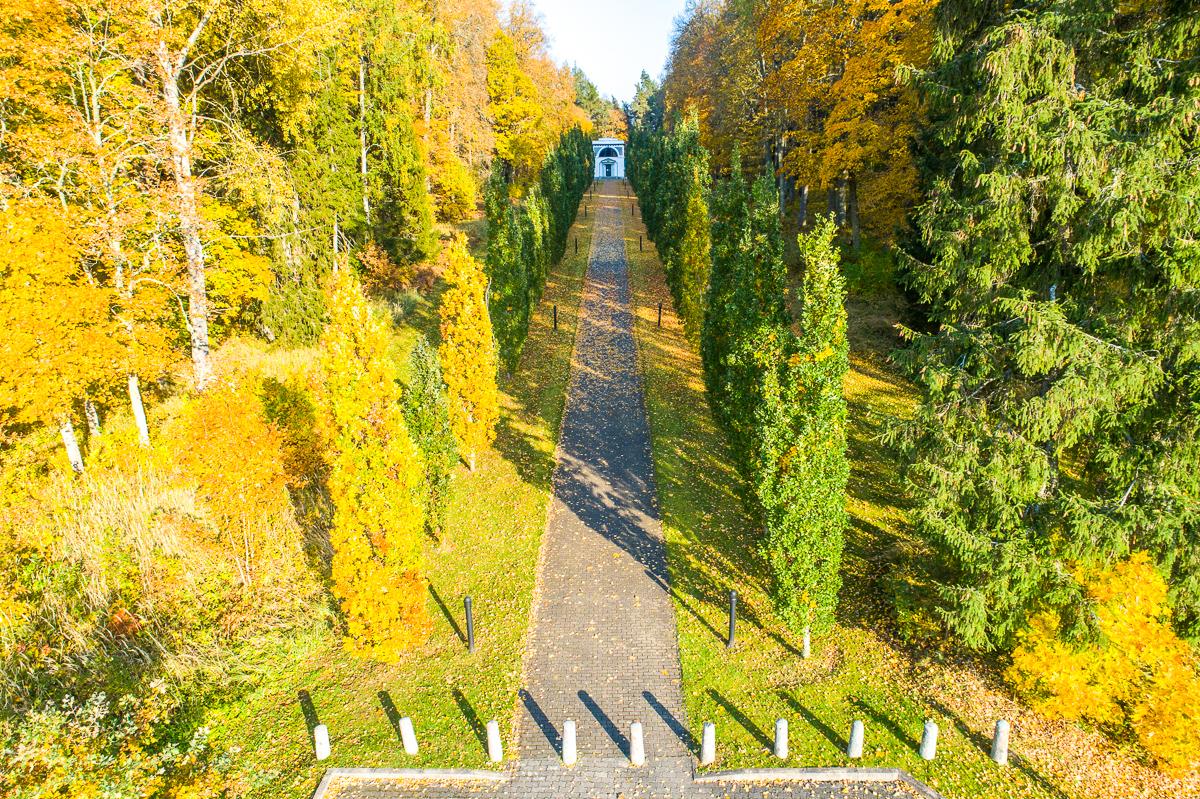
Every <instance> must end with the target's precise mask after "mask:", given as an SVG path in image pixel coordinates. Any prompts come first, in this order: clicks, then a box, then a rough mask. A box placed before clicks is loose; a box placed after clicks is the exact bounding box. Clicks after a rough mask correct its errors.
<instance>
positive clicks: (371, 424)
mask: <svg viewBox="0 0 1200 799" xmlns="http://www.w3.org/2000/svg"><path fill="white" fill-rule="evenodd" d="M326 302H327V305H328V308H329V317H330V318H329V324H328V326H327V327H326V330H325V333H324V335H323V336H322V337H321V347H320V349H321V365H322V367H323V371H324V375H325V384H324V394H325V404H326V416H327V424H328V427H329V429H328V439H329V448H330V450H331V452H332V462H333V467H332V468H331V469H330V473H329V495H330V498H331V499H332V500H333V507H334V512H333V524H332V527H331V529H330V533H329V538H330V543H331V544H332V547H333V563H332V577H333V585H334V595H335V596H336V597H337V598H338V600H339V601H340V603H341V609H342V614H343V616H344V618H345V623H346V639H345V643H346V648H347V649H348V650H349V651H351V652H353V653H355V654H359V655H362V656H365V657H371V658H375V659H377V660H381V661H385V662H394V661H395V660H397V659H398V658H399V656H400V654H401V653H402V652H404V651H405V650H406V649H410V648H411V647H413V646H415V645H416V644H419V643H421V642H422V641H424V640H425V638H426V636H427V635H428V633H429V629H430V620H429V615H428V613H427V612H426V609H425V577H424V574H423V563H422V552H421V540H422V533H423V532H424V515H423V512H422V510H423V505H424V503H423V502H422V493H423V491H424V487H425V483H424V472H423V465H422V459H421V453H420V450H418V449H417V446H416V445H415V444H414V443H413V440H412V437H411V436H410V435H409V431H408V427H407V425H406V424H405V421H404V413H403V410H402V406H401V391H400V386H399V384H398V383H397V382H396V373H395V371H396V370H395V368H394V364H392V363H391V361H390V360H389V357H388V344H389V340H388V334H387V331H386V329H385V327H384V323H383V322H382V321H381V320H380V319H379V318H378V317H376V315H375V314H374V313H373V312H372V310H371V307H370V306H369V305H368V304H367V301H366V298H365V297H364V296H363V293H362V288H361V287H360V286H359V284H358V281H357V280H356V279H355V278H354V275H353V274H352V272H351V270H350V267H349V265H348V264H347V263H346V262H344V261H343V263H342V264H341V265H340V268H337V269H335V270H334V272H333V273H332V275H331V276H330V279H329V286H328V296H327V298H326Z"/></svg>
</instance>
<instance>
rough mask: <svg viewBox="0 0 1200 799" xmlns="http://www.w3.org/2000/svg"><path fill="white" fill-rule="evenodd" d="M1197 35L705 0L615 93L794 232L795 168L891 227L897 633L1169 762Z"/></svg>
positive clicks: (1164, 26) (1141, 20)
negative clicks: (1004, 664)
mask: <svg viewBox="0 0 1200 799" xmlns="http://www.w3.org/2000/svg"><path fill="white" fill-rule="evenodd" d="M935 6H936V11H935ZM1197 41H1200V21H1198V20H1197V19H1196V16H1195V14H1194V13H1192V9H1191V8H1190V7H1189V6H1188V5H1187V4H1179V3H1172V2H1149V3H1143V4H1136V5H1133V6H1129V5H1127V4H1119V3H1113V2H1100V3H1085V4H1084V5H1083V6H1081V5H1080V4H1078V3H1074V2H1070V0H1052V2H1048V3H1043V4H1038V5H1036V7H1032V6H1029V5H1028V4H1016V5H1013V4H994V3H984V2H976V0H954V1H953V2H947V1H945V0H943V2H941V3H937V4H934V3H931V2H925V1H924V0H881V1H880V2H875V0H865V1H863V2H834V3H827V2H809V1H808V0H768V1H767V2H763V3H756V4H746V3H734V2H722V1H720V0H714V2H703V3H696V4H694V5H693V6H691V7H690V9H689V11H688V12H687V13H685V15H684V16H683V17H682V18H681V20H680V23H679V27H678V29H677V32H676V37H675V41H674V44H673V48H672V55H671V62H670V65H669V70H668V72H667V75H666V77H665V79H664V82H663V84H662V86H661V87H659V86H658V85H656V84H655V83H654V82H653V81H651V80H649V78H648V77H645V76H643V80H642V81H641V82H640V83H639V85H638V91H637V96H636V97H635V99H634V101H633V102H632V103H631V104H630V105H629V106H628V112H629V115H630V118H631V120H633V121H634V122H635V123H637V124H638V125H641V126H645V127H648V128H650V129H655V128H658V127H661V126H662V125H663V120H664V119H670V118H671V116H672V114H673V113H675V112H678V111H681V110H691V111H692V112H694V113H695V114H696V115H697V118H698V127H699V138H700V142H701V143H702V144H704V145H708V146H709V147H711V148H712V151H713V152H714V153H716V154H717V157H716V159H715V160H717V162H718V163H717V164H716V166H717V167H718V168H722V167H723V166H724V163H722V161H723V159H724V155H722V154H723V153H732V152H734V150H735V147H734V145H735V144H740V145H741V147H742V149H743V151H744V152H747V153H751V154H753V158H754V160H756V161H757V160H759V159H760V158H761V161H762V163H763V164H764V165H765V166H766V167H767V169H768V170H769V171H770V173H771V174H774V175H775V176H776V185H775V188H776V190H777V192H778V193H779V195H780V196H781V197H782V198H783V200H784V201H785V202H789V203H790V202H791V201H792V200H793V198H794V200H795V202H796V206H795V208H796V211H797V212H798V213H799V214H800V221H801V223H802V224H803V223H805V222H806V221H807V220H808V217H809V216H810V215H811V210H810V208H811V206H812V204H813V203H812V202H810V198H809V194H810V191H809V189H810V187H811V188H815V187H818V186H819V187H822V188H824V189H825V194H826V199H825V208H826V209H828V210H832V211H833V214H834V218H835V222H838V223H844V226H845V228H846V229H847V230H848V232H849V233H850V236H849V243H850V244H851V245H852V246H857V245H858V243H859V238H860V231H861V235H863V236H866V237H872V238H875V239H887V238H890V237H892V236H894V235H895V234H896V232H897V231H899V236H898V237H897V240H898V241H899V242H900V244H901V248H900V253H901V255H900V259H901V261H902V269H903V278H904V280H905V282H906V283H907V287H908V289H909V290H910V291H911V293H912V295H913V296H915V297H916V298H917V299H919V300H920V308H919V311H920V312H922V313H924V314H926V316H927V319H926V320H925V321H926V324H924V325H921V326H920V328H921V330H920V332H916V331H907V334H908V336H909V338H910V344H909V346H907V347H906V348H904V349H903V350H902V351H901V352H900V353H899V354H898V362H899V363H900V364H901V365H902V366H903V367H905V368H906V369H907V371H908V372H909V374H910V375H911V376H912V377H913V379H914V381H915V382H916V384H917V385H918V387H919V388H920V390H921V400H920V402H919V404H918V406H917V409H916V413H915V415H914V416H913V418H912V419H911V420H910V421H908V422H906V423H904V424H898V425H897V426H895V427H894V428H893V430H892V431H891V433H890V439H891V441H892V442H893V443H895V444H897V445H898V446H899V449H900V451H901V454H902V456H903V460H904V461H905V463H906V465H907V472H906V485H907V489H908V494H909V496H910V497H911V499H912V500H913V503H914V509H913V514H912V519H913V528H914V531H915V533H916V534H917V537H918V539H919V541H920V544H921V545H920V546H918V547H916V548H915V549H914V550H913V553H914V556H913V557H911V558H908V559H906V561H905V562H903V563H901V564H898V570H897V573H896V574H894V575H893V576H894V577H895V578H896V579H894V580H893V581H892V585H893V586H894V588H895V594H896V603H897V609H898V615H899V618H900V620H901V622H902V629H904V630H907V631H911V632H913V633H917V634H929V635H931V636H934V637H937V638H939V639H945V638H949V640H951V641H953V642H954V643H955V644H957V645H959V646H962V647H964V648H968V649H973V650H979V651H989V652H998V653H1003V654H1005V655H1011V656H1012V657H1013V668H1012V669H1011V670H1010V672H1009V674H1010V677H1011V678H1012V681H1013V684H1014V685H1015V686H1016V687H1017V688H1018V689H1019V690H1020V691H1021V692H1022V693H1024V694H1026V695H1027V696H1029V697H1030V698H1031V699H1032V700H1033V701H1034V703H1035V704H1036V705H1037V706H1038V707H1041V708H1043V709H1048V710H1052V711H1054V712H1057V713H1060V714H1062V715H1066V716H1069V717H1073V718H1080V717H1082V718H1088V719H1091V720H1092V721H1095V722H1097V723H1099V724H1104V725H1109V726H1110V728H1116V727H1121V728H1122V729H1126V730H1132V731H1134V732H1135V733H1136V734H1137V736H1138V737H1139V738H1140V739H1141V740H1142V742H1143V744H1144V745H1145V746H1146V748H1147V749H1148V750H1149V751H1150V752H1151V753H1152V755H1153V756H1154V758H1155V759H1157V760H1158V761H1159V762H1160V763H1162V764H1165V765H1167V766H1169V767H1172V768H1178V769H1184V770H1186V769H1188V768H1195V767H1196V766H1197V763H1196V762H1195V759H1194V757H1192V756H1191V755H1190V754H1188V753H1189V752H1191V751H1194V746H1195V744H1194V743H1189V741H1193V742H1194V740H1195V739H1194V734H1193V733H1192V732H1189V730H1190V729H1193V727H1192V726H1191V725H1190V724H1189V723H1188V722H1187V721H1186V719H1187V718H1194V715H1195V702H1194V697H1195V696H1196V695H1197V691H1198V690H1200V688H1198V687H1197V686H1198V683H1197V677H1196V673H1195V669H1194V666H1190V665H1188V664H1189V656H1188V654H1187V645H1186V644H1185V643H1183V642H1181V641H1180V640H1179V639H1178V638H1173V637H1172V636H1183V637H1184V638H1189V639H1191V640H1192V641H1193V642H1194V641H1195V640H1197V639H1198V638H1200V541H1198V540H1197V530H1198V529H1200V527H1198V524H1200V478H1198V477H1197V474H1198V470H1197V468H1196V466H1197V463H1200V443H1198V442H1200V439H1198V437H1197V433H1198V431H1200V423H1198V419H1200V417H1198V416H1197V410H1196V409H1197V407H1200V406H1198V404H1197V399H1198V398H1200V393H1198V392H1197V385H1198V383H1197V375H1198V374H1200V368H1198V366H1197V352H1196V347H1195V342H1196V341H1198V340H1200V335H1198V334H1200V301H1198V299H1197V298H1198V296H1200V292H1198V290H1197V288H1198V286H1200V256H1198V255H1197V249H1196V246H1195V241H1196V239H1197V232H1198V231H1200V211H1198V210H1197V207H1196V204H1195V202H1194V200H1193V198H1194V195H1195V189H1196V185H1195V184H1196V179H1195V176H1196V175H1197V174H1200V170H1197V168H1196V166H1197V163H1198V162H1200V160H1198V159H1200V149H1198V148H1200V144H1198V143H1197V141H1198V140H1197V136H1196V126H1195V108H1196V103H1197V102H1198V96H1200V94H1198V93H1200V60H1198V59H1197V50H1196V42H1197ZM637 135H638V134H637V133H635V134H634V136H635V140H636V137H637ZM642 182H643V183H644V181H642ZM643 194H645V192H643ZM812 199H813V200H814V201H815V200H816V198H812ZM716 204H717V200H715V199H714V205H716ZM721 215H722V214H721V212H720V211H719V209H716V208H715V209H714V217H715V218H716V219H719V218H720V217H721ZM906 216H907V220H906ZM909 225H911V226H909ZM720 235H721V234H718V233H717V232H716V228H714V237H713V253H714V269H715V268H716V264H718V263H720V261H721V259H722V257H723V256H721V255H720V253H719V250H720V247H719V245H718V238H720ZM713 280H714V284H715V283H716V276H715V274H714V278H713ZM703 341H704V338H703V337H702V342H703ZM765 346H766V345H764V347H765ZM765 351H769V348H766V349H765ZM713 393H714V396H717V395H719V391H717V390H714V392H713ZM718 404H719V403H718ZM722 413H723V412H722ZM741 418H742V419H743V420H745V421H744V422H743V423H744V424H747V425H749V424H751V422H750V421H749V420H751V419H752V418H753V417H752V416H750V415H746V414H744V413H743V414H742V415H741ZM732 438H733V439H734V440H735V441H736V440H737V438H738V434H736V433H735V434H734V435H733V436H732ZM1160 586H1161V587H1162V591H1160V590H1159V587H1160ZM1172 627H1173V630H1174V632H1172ZM1172 695H1174V696H1176V697H1178V700H1179V701H1171V700H1169V699H1168V698H1167V697H1170V696H1172ZM1189 703H1190V704H1189Z"/></svg>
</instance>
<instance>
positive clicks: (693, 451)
mask: <svg viewBox="0 0 1200 799" xmlns="http://www.w3.org/2000/svg"><path fill="white" fill-rule="evenodd" d="M639 233H642V234H644V231H643V230H642V229H641V228H640V225H633V224H631V225H630V226H629V227H628V228H627V231H626V251H627V253H628V255H629V261H630V264H631V270H632V273H631V279H632V284H633V296H634V301H635V308H636V332H637V340H638V346H639V357H640V360H641V365H642V369H643V372H644V374H645V380H646V405H647V410H648V413H649V417H650V428H651V435H652V439H653V453H654V463H655V471H656V477H657V481H658V493H659V503H660V508H661V512H662V515H663V528H664V532H665V535H666V539H667V546H668V558H669V563H670V569H671V579H672V583H673V588H674V592H675V607H676V619H677V622H678V628H679V646H680V657H681V660H682V666H683V692H684V702H685V705H686V710H687V715H688V723H689V726H690V728H691V730H692V733H693V735H695V736H696V737H697V738H698V737H699V734H700V728H701V725H702V724H703V723H704V722H705V721H712V722H715V724H716V726H717V752H718V755H717V761H716V764H715V766H714V768H715V769H718V770H720V769H729V768H753V767H769V766H778V765H780V763H779V761H778V760H776V759H775V758H774V757H773V756H772V755H771V750H770V744H771V740H770V739H771V736H772V734H773V729H774V723H775V719H777V718H786V719H788V720H789V728H790V748H791V757H790V759H789V762H788V764H789V765H792V766H846V765H861V766H886V767H899V768H902V769H905V770H907V771H908V772H910V773H911V774H913V775H914V776H915V777H916V778H917V779H919V780H922V781H923V782H925V783H926V784H928V785H930V786H932V787H934V788H935V789H937V790H939V791H941V792H943V793H944V794H945V795H946V796H947V797H950V799H969V798H971V797H980V798H982V797H997V796H1021V797H1037V798H1039V799H1040V798H1043V797H1045V798H1047V799H1048V798H1050V797H1054V798H1055V799H1057V798H1059V797H1066V796H1070V795H1071V794H1069V793H1067V792H1065V791H1064V790H1062V789H1061V788H1059V787H1056V786H1055V785H1054V784H1053V782H1054V781H1053V780H1050V779H1047V778H1046V777H1045V776H1044V775H1043V774H1039V773H1037V771H1036V769H1035V768H1034V767H1033V766H1032V765H1031V764H1030V763H1029V762H1026V761H1024V760H1022V759H1019V758H1018V759H1016V760H1015V761H1014V763H1013V765H1012V766H1010V767H1009V768H1007V769H1001V768H1000V767H998V766H996V765H994V764H993V763H992V762H991V761H990V759H989V758H988V753H987V745H988V741H987V738H986V735H984V734H983V733H984V730H990V725H991V723H992V722H993V721H994V717H992V716H991V715H989V712H988V711H987V710H986V709H981V710H979V712H978V713H975V714H973V715H971V716H970V717H969V718H967V717H963V716H962V715H961V714H960V713H959V712H956V711H955V710H952V708H954V707H961V706H962V705H961V703H960V702H958V701H951V697H954V692H955V691H956V690H957V686H956V685H954V684H953V683H950V684H937V685H931V686H922V685H921V681H922V677H920V676H918V675H928V674H941V673H942V672H939V671H936V670H933V671H930V670H929V669H927V668H926V666H927V664H926V663H925V662H923V661H922V660H921V658H920V657H918V656H917V655H916V654H914V653H912V652H909V651H907V650H905V649H904V648H903V647H902V646H900V645H899V644H898V643H897V642H896V641H895V639H894V636H892V634H891V632H890V630H891V622H890V617H889V615H888V613H889V611H888V602H887V601H886V596H885V593H884V591H883V590H882V588H881V586H880V578H881V577H882V575H883V573H884V572H885V570H886V566H887V564H888V562H889V560H890V559H892V558H893V556H894V555H895V553H896V551H897V547H899V546H902V545H903V543H904V536H903V531H902V526H903V524H904V515H905V510H904V508H903V507H902V506H901V505H899V504H898V503H897V499H896V498H897V497H898V496H900V490H899V485H898V481H897V478H896V474H897V468H898V467H897V463H896V462H895V459H894V457H893V455H892V453H890V452H889V451H888V450H887V449H885V448H884V447H883V446H882V445H881V444H880V443H879V442H878V440H877V438H876V436H877V434H878V432H879V430H880V429H881V426H882V425H883V424H884V420H885V419H886V418H887V417H888V416H895V415H903V414H904V413H907V412H908V409H909V408H910V407H911V405H912V403H913V392H912V390H911V388H910V387H909V386H907V385H906V384H905V383H904V382H903V381H902V380H900V379H898V378H897V377H896V375H895V374H893V373H892V372H891V371H890V370H889V368H888V365H887V363H886V360H885V358H884V357H883V355H882V353H883V352H886V350H887V349H888V348H890V346H892V345H891V344H890V343H889V342H888V340H887V337H888V336H890V335H892V334H891V333H890V330H889V325H890V321H889V314H891V313H892V311H893V309H891V308H890V307H889V305H888V303H889V302H891V301H889V300H872V301H869V302H863V303H851V308H850V313H851V325H852V331H851V341H852V350H853V353H852V371H851V374H850V375H849V377H848V379H847V382H846V394H847V399H848V402H849V409H850V418H851V429H850V436H849V438H850V457H851V460H852V474H851V479H850V486H849V503H848V507H849V511H850V517H851V526H850V528H849V529H848V530H847V533H846V538H847V547H846V553H845V560H844V565H843V578H844V581H845V582H844V588H843V591H842V595H841V605H840V608H839V613H838V623H837V624H836V625H835V628H834V630H833V631H832V633H830V634H829V635H827V636H825V637H822V638H819V639H816V640H814V641H813V656H812V658H810V659H809V660H804V659H802V658H801V657H800V655H799V650H800V645H801V642H800V638H799V636H797V635H794V634H792V633H791V632H789V631H788V630H787V629H786V628H784V626H783V625H782V624H781V623H780V622H779V620H778V619H777V618H776V616H775V614H774V612H773V611H772V607H771V603H770V600H769V597H768V594H767V589H768V575H767V571H766V568H765V565H764V563H763V562H762V560H761V559H760V558H759V557H758V556H757V554H756V552H755V537H756V534H755V530H754V524H753V522H752V520H751V519H750V518H749V517H748V516H747V514H746V513H745V511H744V509H743V507H742V504H741V502H740V500H739V497H738V493H737V486H739V485H740V479H739V477H738V475H737V473H736V471H735V470H734V469H733V467H732V465H731V460H730V457H729V454H728V450H727V445H726V442H725V440H724V438H723V436H722V434H721V432H720V430H719V429H718V428H717V427H716V426H715V424H714V422H713V419H712V417H711V416H710V414H709V410H708V405H707V401H706V399H705V396H704V385H703V380H702V373H701V366H700V361H699V357H698V355H697V354H696V351H695V348H694V347H693V346H692V345H690V344H689V343H688V342H687V341H686V340H685V339H684V337H683V334H682V330H681V328H680V326H679V324H678V320H677V319H676V317H675V316H674V314H673V312H672V311H671V300H670V295H669V293H668V292H667V289H666V286H665V284H664V281H663V276H662V268H661V266H660V264H659V262H658V260H657V257H656V256H655V255H654V253H653V251H652V250H653V248H652V246H651V245H649V244H648V243H647V244H646V245H645V251H644V252H639V251H638V234H639ZM660 301H661V302H662V303H663V308H664V311H663V326H662V328H661V329H660V328H659V327H658V326H657V320H656V308H657V304H658V303H659V302H660ZM893 318H894V317H893ZM731 589H734V590H736V591H737V592H738V607H739V611H740V612H739V620H738V634H737V646H736V647H735V648H734V649H733V650H732V651H729V650H727V649H726V648H725V636H726V630H727V624H728V617H727V601H728V600H727V597H728V591H729V590H731ZM942 699H945V700H946V701H942ZM855 719H861V720H863V722H864V723H865V725H866V746H865V751H864V756H863V758H862V759H861V760H860V761H851V760H849V759H848V758H847V757H846V756H845V755H844V747H845V742H846V738H847V737H848V735H849V731H850V726H851V722H852V721H853V720H855ZM926 719H933V720H935V721H937V722H938V723H939V726H940V728H941V736H940V739H939V748H938V757H937V759H936V760H935V761H933V762H932V763H927V762H925V761H923V760H922V759H921V758H920V757H919V755H918V753H917V746H918V743H919V739H920V735H921V730H922V726H923V724H924V721H925V720H926Z"/></svg>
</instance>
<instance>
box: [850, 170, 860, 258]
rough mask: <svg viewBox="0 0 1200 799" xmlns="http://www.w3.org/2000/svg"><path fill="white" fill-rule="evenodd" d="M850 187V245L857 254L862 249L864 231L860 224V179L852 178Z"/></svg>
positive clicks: (852, 176)
mask: <svg viewBox="0 0 1200 799" xmlns="http://www.w3.org/2000/svg"><path fill="white" fill-rule="evenodd" d="M847 184H848V185H849V189H848V192H849V199H850V201H849V203H848V210H849V213H850V245H851V246H852V247H853V248H854V251H855V252H858V251H859V250H861V249H862V230H861V229H860V228H859V224H858V178H856V177H855V176H854V175H851V176H850V179H849V180H848V181H847Z"/></svg>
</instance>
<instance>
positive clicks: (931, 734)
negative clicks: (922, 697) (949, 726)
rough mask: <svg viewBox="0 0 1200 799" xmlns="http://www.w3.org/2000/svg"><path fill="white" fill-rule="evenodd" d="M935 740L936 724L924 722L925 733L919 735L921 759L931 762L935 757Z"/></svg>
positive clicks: (936, 734)
mask: <svg viewBox="0 0 1200 799" xmlns="http://www.w3.org/2000/svg"><path fill="white" fill-rule="evenodd" d="M937 738H938V725H937V722H934V721H927V722H925V731H924V732H922V733H921V757H922V758H923V759H925V760H933V759H934V758H935V757H937Z"/></svg>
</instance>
